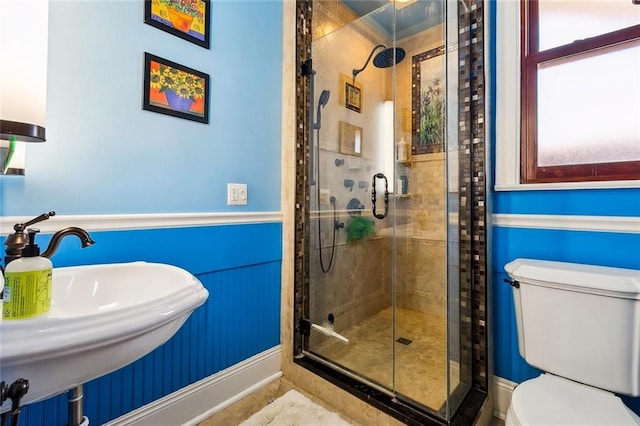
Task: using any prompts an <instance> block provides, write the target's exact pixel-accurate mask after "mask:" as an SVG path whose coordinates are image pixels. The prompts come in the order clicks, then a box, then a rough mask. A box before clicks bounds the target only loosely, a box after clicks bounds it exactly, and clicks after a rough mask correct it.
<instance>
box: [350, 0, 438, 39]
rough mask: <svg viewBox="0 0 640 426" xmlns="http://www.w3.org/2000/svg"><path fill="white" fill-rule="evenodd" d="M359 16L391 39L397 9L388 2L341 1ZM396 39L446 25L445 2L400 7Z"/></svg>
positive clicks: (420, 1)
mask: <svg viewBox="0 0 640 426" xmlns="http://www.w3.org/2000/svg"><path fill="white" fill-rule="evenodd" d="M342 3H344V4H345V6H347V7H348V8H349V9H351V10H352V11H353V12H354V13H355V14H356V15H358V16H361V17H362V18H363V19H364V20H366V21H368V23H369V24H370V25H372V26H373V27H375V28H376V29H377V30H378V31H380V32H382V33H383V34H384V35H386V36H387V38H389V39H392V38H393V37H392V35H393V16H394V5H393V3H390V2H389V0H342ZM397 4H398V7H397V8H396V29H397V31H396V39H397V40H402V39H404V38H406V37H410V36H412V35H414V34H417V33H419V32H422V31H424V30H426V29H428V28H431V27H434V26H436V25H438V24H441V23H442V22H443V21H444V1H443V0H415V1H413V2H410V3H409V4H408V5H406V6H404V7H403V5H402V3H399V2H398V3H397Z"/></svg>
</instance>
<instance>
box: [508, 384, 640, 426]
mask: <svg viewBox="0 0 640 426" xmlns="http://www.w3.org/2000/svg"><path fill="white" fill-rule="evenodd" d="M505 424H506V425H507V426H512V425H513V426H520V425H531V426H536V425H611V426H613V425H634V426H637V425H640V417H638V416H637V415H636V414H634V413H633V412H632V411H631V410H629V409H628V408H627V407H626V406H625V405H624V404H623V403H622V400H621V399H620V398H619V397H617V396H616V395H615V394H613V393H610V392H606V391H604V390H601V389H597V388H594V387H591V386H587V385H583V384H580V383H577V382H574V381H571V380H568V379H565V378H562V377H558V376H554V375H552V374H548V373H545V374H542V375H540V376H538V377H536V378H535V379H531V380H527V381H525V382H522V383H521V384H520V385H518V386H517V387H516V388H515V390H514V391H513V394H512V396H511V404H510V405H509V411H508V412H507V419H506V421H505Z"/></svg>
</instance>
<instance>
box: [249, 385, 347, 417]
mask: <svg viewBox="0 0 640 426" xmlns="http://www.w3.org/2000/svg"><path fill="white" fill-rule="evenodd" d="M350 424H351V423H348V422H346V421H345V420H343V419H342V418H341V417H340V416H338V415H337V414H336V413H332V412H331V411H328V410H326V409H325V408H324V407H321V406H320V405H318V404H316V403H315V402H313V401H311V400H310V399H309V398H307V397H306V396H304V395H302V394H301V393H300V392H297V391H295V390H290V391H289V392H287V393H285V394H284V395H282V396H281V397H280V398H278V399H276V400H275V401H273V402H272V403H271V404H269V405H267V406H266V407H264V408H263V409H262V410H260V411H258V412H257V413H256V414H254V415H253V416H251V417H249V419H247V420H246V421H245V422H244V423H242V426H264V425H270V426H271V425H274V426H318V425H331V426H343V425H344V426H348V425H350Z"/></svg>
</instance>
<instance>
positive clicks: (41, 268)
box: [2, 228, 53, 320]
mask: <svg viewBox="0 0 640 426" xmlns="http://www.w3.org/2000/svg"><path fill="white" fill-rule="evenodd" d="M38 232H40V231H39V230H38V229H35V228H29V229H27V233H28V236H29V242H28V243H27V245H25V246H24V248H23V249H22V257H20V258H18V259H16V260H14V261H12V262H11V263H9V264H8V265H7V267H6V269H5V271H4V293H3V299H2V318H3V319H6V320H13V319H23V318H31V317H35V316H39V315H43V314H46V313H47V312H49V308H50V307H51V277H52V273H53V264H52V263H51V261H50V260H49V259H47V258H46V257H42V256H40V247H39V246H38V245H37V244H36V243H35V239H36V234H37V233H38Z"/></svg>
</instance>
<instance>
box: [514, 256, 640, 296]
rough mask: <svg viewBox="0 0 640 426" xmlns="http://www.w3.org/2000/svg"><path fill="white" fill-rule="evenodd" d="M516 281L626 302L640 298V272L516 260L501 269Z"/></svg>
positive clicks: (532, 260)
mask: <svg viewBox="0 0 640 426" xmlns="http://www.w3.org/2000/svg"><path fill="white" fill-rule="evenodd" d="M504 269H505V271H507V273H508V274H509V276H510V277H511V278H513V279H514V280H516V281H520V282H525V283H527V284H532V285H541V286H545V287H554V288H563V289H566V290H572V291H580V292H585V293H594V294H602V295H607V296H613V297H623V298H627V299H640V270H637V269H624V268H612V267H608V266H597V265H584V264H580V263H568V262H556V261H551V260H537V259H515V260H513V261H511V262H509V263H507V264H506V265H505V266H504Z"/></svg>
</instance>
